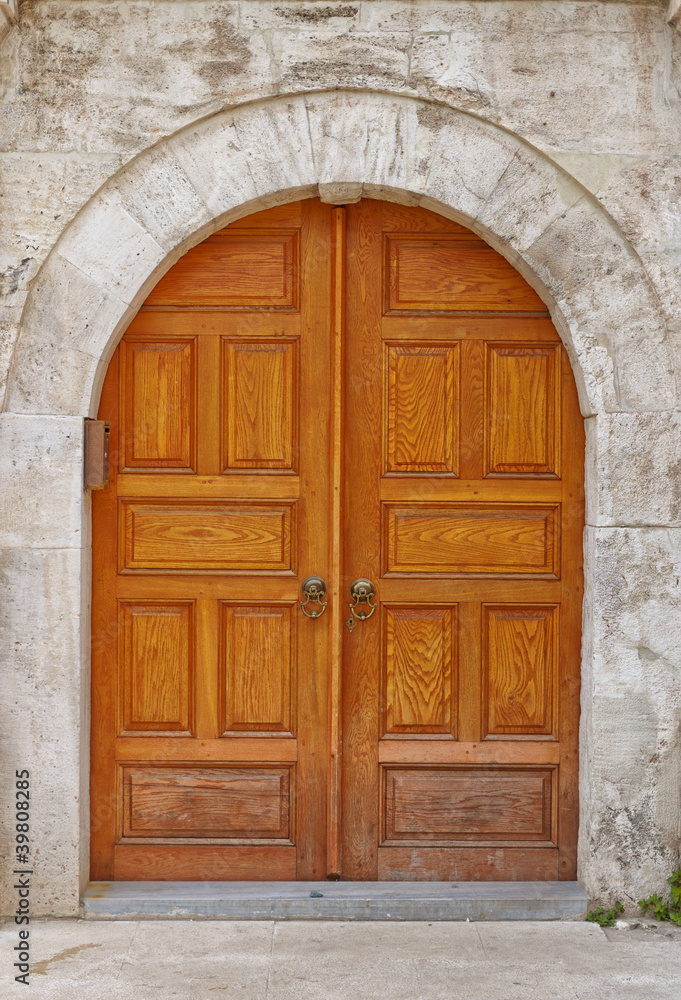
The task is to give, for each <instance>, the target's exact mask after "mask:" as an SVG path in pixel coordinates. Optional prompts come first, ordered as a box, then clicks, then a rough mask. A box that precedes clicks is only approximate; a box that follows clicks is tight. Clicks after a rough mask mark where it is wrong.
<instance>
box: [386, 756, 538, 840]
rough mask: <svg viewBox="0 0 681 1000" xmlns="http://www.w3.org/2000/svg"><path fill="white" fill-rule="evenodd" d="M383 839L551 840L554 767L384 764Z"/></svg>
mask: <svg viewBox="0 0 681 1000" xmlns="http://www.w3.org/2000/svg"><path fill="white" fill-rule="evenodd" d="M384 771H385V775H384V782H385V841H384V843H386V844H389V843H391V842H393V843H402V842H408V843H413V844H415V845H417V844H418V843H419V842H421V843H424V842H433V843H434V842H437V843H440V844H445V843H449V844H452V845H454V844H457V843H461V842H476V841H477V842H484V843H485V844H488V845H490V846H493V845H494V844H495V843H496V844H498V845H499V846H501V844H500V842H507V841H541V842H543V843H550V842H551V816H552V778H553V771H552V770H547V769H544V768H538V769H534V768H523V769H522V770H514V769H512V768H509V767H499V768H494V769H486V768H481V767H478V768H475V769H466V768H463V767H452V768H444V767H439V768H427V767H420V768H412V769H409V768H398V767H386V768H385V769H384Z"/></svg>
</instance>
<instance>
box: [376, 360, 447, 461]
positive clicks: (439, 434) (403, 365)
mask: <svg viewBox="0 0 681 1000" xmlns="http://www.w3.org/2000/svg"><path fill="white" fill-rule="evenodd" d="M385 352H386V356H385V369H384V372H385V374H384V377H385V416H384V421H385V428H384V441H385V471H386V472H387V473H400V474H409V473H417V474H421V475H422V474H424V473H428V472H437V473H438V474H440V475H447V474H449V475H456V473H457V471H458V459H459V455H458V448H459V346H458V344H387V345H386V347H385Z"/></svg>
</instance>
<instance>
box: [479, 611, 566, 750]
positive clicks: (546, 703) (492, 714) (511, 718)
mask: <svg viewBox="0 0 681 1000" xmlns="http://www.w3.org/2000/svg"><path fill="white" fill-rule="evenodd" d="M558 610H559V609H558V608H557V607H535V608H533V607H526V606H520V607H518V606H515V607H514V606H513V605H502V606H497V607H489V606H488V607H486V608H485V621H484V624H483V628H484V635H485V646H484V661H483V691H484V694H483V701H484V709H485V715H484V718H485V724H484V731H485V735H487V736H498V737H501V736H503V735H505V734H521V733H525V734H538V735H539V734H546V735H550V734H552V733H553V732H554V716H555V709H554V704H553V702H554V693H555V692H556V689H557V674H558V640H559V634H558Z"/></svg>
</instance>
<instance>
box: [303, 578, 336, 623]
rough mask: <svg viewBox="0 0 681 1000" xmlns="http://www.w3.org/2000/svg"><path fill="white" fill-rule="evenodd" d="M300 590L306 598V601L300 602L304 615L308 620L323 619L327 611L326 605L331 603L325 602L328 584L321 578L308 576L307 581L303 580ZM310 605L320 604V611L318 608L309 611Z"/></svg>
mask: <svg viewBox="0 0 681 1000" xmlns="http://www.w3.org/2000/svg"><path fill="white" fill-rule="evenodd" d="M300 589H301V590H302V592H303V597H304V598H305V600H304V601H300V602H299V603H300V606H301V608H302V609H303V614H304V615H306V616H307V617H308V618H321V616H322V615H323V614H324V612H325V611H326V605H327V604H328V603H329V602H328V601H325V600H324V598H325V597H326V582H325V581H324V580H322V578H321V576H308V578H307V579H306V580H303V583H302V586H301V588H300ZM309 603H312V604H315V603H317V604H319V610H317V608H310V610H309V611H307V610H306V608H307V605H308V604H309Z"/></svg>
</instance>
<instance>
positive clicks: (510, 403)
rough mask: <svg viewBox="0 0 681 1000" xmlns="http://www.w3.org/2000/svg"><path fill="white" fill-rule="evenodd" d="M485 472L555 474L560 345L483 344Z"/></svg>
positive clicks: (557, 465) (556, 464) (556, 466)
mask: <svg viewBox="0 0 681 1000" xmlns="http://www.w3.org/2000/svg"><path fill="white" fill-rule="evenodd" d="M485 380H486V385H487V393H486V408H487V421H486V430H487V433H486V440H485V474H486V475H514V476H518V475H548V474H553V475H559V474H560V345H559V344H487V353H486V359H485Z"/></svg>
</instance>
